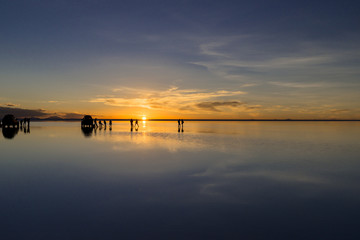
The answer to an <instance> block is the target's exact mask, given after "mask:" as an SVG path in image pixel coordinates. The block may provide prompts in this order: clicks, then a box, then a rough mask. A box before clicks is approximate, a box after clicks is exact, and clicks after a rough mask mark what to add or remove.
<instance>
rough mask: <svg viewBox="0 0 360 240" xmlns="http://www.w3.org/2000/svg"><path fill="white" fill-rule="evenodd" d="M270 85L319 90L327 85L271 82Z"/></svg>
mask: <svg viewBox="0 0 360 240" xmlns="http://www.w3.org/2000/svg"><path fill="white" fill-rule="evenodd" d="M269 84H272V85H275V86H279V87H289V88H318V87H324V86H326V85H327V84H325V83H305V82H269Z"/></svg>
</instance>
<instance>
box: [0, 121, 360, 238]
mask: <svg viewBox="0 0 360 240" xmlns="http://www.w3.org/2000/svg"><path fill="white" fill-rule="evenodd" d="M139 125H140V126H139V129H138V131H135V129H133V132H131V131H130V126H129V123H128V122H114V123H113V126H112V130H111V131H110V129H109V126H108V127H107V129H106V130H105V129H104V128H102V129H97V130H94V131H88V132H86V131H82V130H81V128H80V123H78V122H33V123H31V128H30V132H27V131H25V132H24V131H22V130H20V131H19V132H18V133H17V134H15V135H14V136H13V138H5V137H1V136H0V158H1V160H0V190H1V194H0V219H1V220H0V226H1V236H2V237H1V239H359V237H360V231H359V230H358V227H359V219H360V206H359V203H360V123H359V122H185V124H184V132H182V131H180V132H178V128H177V122H152V121H148V122H140V124H139Z"/></svg>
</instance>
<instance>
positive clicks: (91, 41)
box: [0, 0, 360, 119]
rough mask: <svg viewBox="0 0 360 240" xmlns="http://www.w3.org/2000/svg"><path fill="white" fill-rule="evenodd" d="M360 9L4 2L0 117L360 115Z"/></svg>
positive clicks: (137, 1)
mask: <svg viewBox="0 0 360 240" xmlns="http://www.w3.org/2000/svg"><path fill="white" fill-rule="evenodd" d="M359 9H360V3H358V1H353V0H349V1H331V0H329V1H322V0H319V1H306V0H304V1H291V0H286V1H285V0H279V1H277V0H273V1H257V0H251V1H247V0H245V1H240V0H237V1H230V0H222V1H211V0H208V1H203V0H183V1H181V0H178V1H159V0H153V1H147V0H132V1H127V0H123V1H116V0H101V1H100V0H88V1H82V0H71V1H68V0H54V1H45V0H12V1H1V7H0V83H1V86H0V115H4V114H6V113H13V114H15V115H16V117H19V118H20V117H40V118H46V117H49V116H59V117H63V118H80V117H81V116H83V115H84V114H91V115H93V116H94V117H97V118H141V117H143V116H146V117H147V118H175V119H177V118H218V119H222V118H226V119H249V118H250V119H269V118H271V119H272V118H277V119H287V118H296V119H360V101H359V100H360V78H359V77H360V28H359V23H360V10H359Z"/></svg>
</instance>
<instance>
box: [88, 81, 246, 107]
mask: <svg viewBox="0 0 360 240" xmlns="http://www.w3.org/2000/svg"><path fill="white" fill-rule="evenodd" d="M113 92H114V93H116V95H117V96H118V97H117V96H113V95H112V96H109V97H106V96H99V97H96V98H93V99H90V100H89V102H91V103H104V104H105V105H110V106H117V107H142V108H146V109H157V110H166V111H172V112H174V111H175V112H192V111H196V112H197V113H198V112H209V111H210V112H221V111H226V110H230V108H231V109H232V110H233V108H237V107H239V106H243V105H246V104H245V103H243V102H241V101H239V100H238V98H239V97H240V96H241V95H244V94H246V92H244V91H238V90H215V91H210V90H206V89H179V88H177V87H171V88H169V89H167V90H164V91H156V90H144V89H134V88H117V89H114V90H113ZM120 96H121V97H120Z"/></svg>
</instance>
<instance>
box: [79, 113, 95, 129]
mask: <svg viewBox="0 0 360 240" xmlns="http://www.w3.org/2000/svg"><path fill="white" fill-rule="evenodd" d="M94 126H95V124H94V120H93V118H92V117H91V116H90V115H85V116H84V117H83V119H81V127H82V128H93V127H94Z"/></svg>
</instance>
